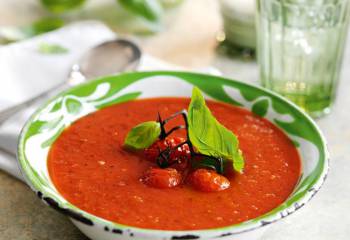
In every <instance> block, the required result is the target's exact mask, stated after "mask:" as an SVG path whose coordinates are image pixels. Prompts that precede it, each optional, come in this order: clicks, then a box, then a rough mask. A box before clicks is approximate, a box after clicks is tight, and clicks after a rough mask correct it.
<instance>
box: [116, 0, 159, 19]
mask: <svg viewBox="0 0 350 240" xmlns="http://www.w3.org/2000/svg"><path fill="white" fill-rule="evenodd" d="M119 3H120V5H121V6H123V7H124V8H125V9H126V10H128V11H129V12H132V13H134V14H137V15H139V16H141V17H143V18H145V19H147V20H149V21H152V22H156V21H158V20H159V18H160V16H161V14H162V10H163V9H162V6H161V5H160V3H159V1H158V0H119Z"/></svg>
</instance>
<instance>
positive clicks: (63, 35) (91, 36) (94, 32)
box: [0, 21, 218, 177]
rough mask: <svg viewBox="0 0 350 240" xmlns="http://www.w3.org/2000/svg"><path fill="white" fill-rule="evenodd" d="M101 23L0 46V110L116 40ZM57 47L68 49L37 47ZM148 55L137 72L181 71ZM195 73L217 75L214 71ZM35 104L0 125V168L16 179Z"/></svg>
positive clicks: (51, 83)
mask: <svg viewBox="0 0 350 240" xmlns="http://www.w3.org/2000/svg"><path fill="white" fill-rule="evenodd" d="M116 37H117V36H116V35H115V33H114V32H112V31H111V30H110V29H109V28H108V27H106V26H105V25H104V24H102V23H101V22H97V21H82V22H78V23H74V24H71V25H68V26H66V27H64V28H61V29H59V30H56V31H53V32H50V33H47V34H44V35H40V36H38V37H35V38H32V39H29V40H26V41H22V42H18V43H14V44H11V45H7V46H3V47H0V73H1V78H0V110H1V109H4V108H6V107H9V106H11V105H12V104H16V103H20V102H22V101H24V100H26V99H28V98H31V97H33V96H35V95H37V94H39V93H41V92H43V91H45V90H48V89H50V88H51V87H54V86H55V85H57V84H58V83H60V82H63V81H64V80H65V79H66V78H67V76H68V73H69V71H70V69H71V66H72V65H73V64H74V63H75V61H77V60H78V59H79V57H80V56H82V54H83V53H85V52H86V51H87V50H88V49H90V48H92V47H93V46H96V45H98V44H100V43H102V42H104V41H108V40H112V39H114V38H116ZM42 43H44V44H58V45H60V46H63V47H64V48H66V49H68V52H67V53H62V54H43V53H40V52H39V51H38V47H39V46H40V44H42ZM181 69H183V68H180V67H178V66H174V65H171V64H169V63H166V62H164V61H161V60H159V59H156V58H154V57H152V56H149V55H146V54H143V56H142V58H141V62H140V66H139V68H138V70H140V71H147V70H181ZM199 71H206V72H211V73H214V74H218V72H217V71H216V70H215V69H201V70H199ZM35 107H36V106H35V105H34V106H33V107H31V108H29V109H26V110H25V111H22V112H20V113H18V114H16V115H15V116H13V117H11V118H10V119H9V120H8V121H6V122H5V123H3V124H2V125H0V169H1V168H2V169H5V170H6V171H8V172H9V173H10V174H12V175H14V176H17V177H20V174H19V172H18V168H17V167H16V166H14V164H13V161H15V157H14V154H15V152H16V148H17V138H18V134H19V132H20V130H21V128H22V126H23V124H24V123H25V121H26V119H28V117H29V116H30V114H31V113H32V112H33V111H34V109H35Z"/></svg>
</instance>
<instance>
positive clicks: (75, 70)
mask: <svg viewBox="0 0 350 240" xmlns="http://www.w3.org/2000/svg"><path fill="white" fill-rule="evenodd" d="M83 81H85V77H84V76H83V75H82V74H81V72H80V71H79V67H78V66H77V65H73V67H72V70H71V72H70V74H69V77H68V79H67V81H65V82H63V83H60V84H58V85H56V86H55V87H53V88H51V89H49V90H47V91H44V92H43V93H40V94H39V95H37V96H35V97H33V98H30V99H28V100H26V101H24V102H21V103H19V104H16V105H14V106H12V107H8V108H6V109H4V110H2V111H0V125H1V124H2V123H3V122H5V121H6V120H7V119H9V118H10V117H12V116H13V115H14V114H16V113H18V112H19V111H21V110H23V109H25V108H27V107H29V106H30V105H32V104H33V103H35V102H37V101H39V100H42V99H46V98H48V97H49V96H52V95H54V94H55V93H58V92H60V91H63V90H65V89H67V88H69V87H70V86H74V85H76V84H79V83H81V82H83Z"/></svg>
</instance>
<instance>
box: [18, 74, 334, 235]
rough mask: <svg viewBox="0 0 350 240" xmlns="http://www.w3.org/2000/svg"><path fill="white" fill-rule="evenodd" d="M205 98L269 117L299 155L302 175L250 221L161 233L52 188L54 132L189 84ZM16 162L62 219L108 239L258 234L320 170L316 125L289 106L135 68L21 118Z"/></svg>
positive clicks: (206, 78) (290, 208) (249, 89)
mask: <svg viewBox="0 0 350 240" xmlns="http://www.w3.org/2000/svg"><path fill="white" fill-rule="evenodd" d="M194 85H195V86H197V87H199V88H200V89H201V90H202V91H203V92H204V94H205V96H206V98H211V99H214V100H217V101H223V102H226V103H229V104H233V105H236V106H241V107H243V108H246V109H249V110H251V111H253V112H254V113H256V114H258V115H260V116H263V117H265V118H267V119H269V120H270V121H271V122H273V123H275V124H276V125H277V126H279V127H280V129H281V130H283V131H284V132H285V133H286V134H287V135H288V136H289V137H290V138H291V140H292V141H293V142H295V144H296V146H297V148H298V151H299V152H300V156H301V158H302V177H301V179H300V181H299V183H298V184H297V186H296V188H295V190H294V192H293V193H292V194H291V195H290V197H289V198H288V199H287V200H286V201H285V202H284V203H283V204H282V205H280V206H278V207H277V208H275V209H273V210H272V211H270V212H269V213H266V214H264V215H263V216H260V217H258V218H256V219H252V220H249V221H246V222H243V223H240V224H236V225H232V226H227V227H223V228H216V229H203V230H195V231H162V230H151V229H140V228H136V227H131V226H125V225H121V224H118V223H114V222H110V221H107V220H104V219H102V218H99V217H97V216H94V215H92V214H89V213H87V212H85V211H83V210H81V209H79V208H77V207H76V206H73V205H72V204H71V203H69V202H68V201H67V200H66V199H64V198H63V197H62V195H61V194H60V193H59V192H58V191H57V189H56V188H55V186H54V185H53V183H52V181H51V180H50V176H49V174H48V170H47V154H48V151H49V149H50V146H51V145H52V143H53V142H54V140H55V139H56V138H57V137H58V136H59V134H60V133H61V131H62V130H63V129H64V128H65V127H67V126H68V125H70V124H71V123H72V122H74V121H75V120H77V119H78V118H80V117H82V116H84V115H86V114H89V113H91V112H94V111H97V110H98V109H100V108H103V107H106V106H109V105H111V104H117V103H118V102H123V101H129V100H132V99H135V98H149V97H161V96H179V97H180V96H181V97H185V96H187V97H190V96H191V91H192V88H193V86H194ZM18 160H19V163H20V168H21V171H22V173H23V175H24V177H25V179H26V182H27V183H28V184H29V185H30V186H31V188H32V189H33V191H35V192H36V193H37V195H38V197H39V198H40V199H41V200H42V201H44V202H45V203H46V204H48V205H50V206H51V207H53V208H54V209H56V210H58V211H59V212H61V213H63V214H66V215H67V216H68V217H70V218H71V219H72V221H73V223H74V224H75V225H76V226H77V227H78V228H79V229H80V230H81V231H82V232H83V233H85V234H86V235H87V236H88V237H90V238H91V239H96V240H112V239H152V240H168V239H169V240H170V239H221V240H224V239H230V240H236V239H237V240H238V239H239V240H254V239H258V238H259V236H260V235H261V233H262V231H263V230H264V229H265V228H264V226H267V225H269V224H271V223H273V222H275V221H277V220H280V219H282V218H284V217H287V216H288V215H289V214H291V213H293V212H295V211H296V210H298V209H299V208H300V207H302V206H303V205H305V204H306V203H307V202H308V201H309V200H310V199H311V197H312V196H314V195H315V194H316V193H317V191H318V190H319V188H320V187H321V185H322V183H323V182H324V180H325V178H326V175H327V171H328V151H327V148H326V143H325V139H324V137H323V135H322V133H321V132H320V130H319V129H318V127H317V126H316V124H315V123H314V122H313V121H312V120H311V119H310V118H309V117H308V116H307V115H306V114H305V113H303V112H301V111H300V110H299V108H297V107H296V106H295V105H294V104H292V103H291V102H289V101H287V100H285V99H284V98H282V97H280V96H278V95H276V94H274V93H272V92H270V91H267V90H264V89H262V88H259V87H255V86H251V85H248V84H245V83H241V82H237V81H233V80H227V79H224V78H220V77H216V76H210V75H203V74H195V73H186V72H138V73H127V74H122V75H118V76H111V77H105V78H101V79H98V80H96V81H92V82H89V83H86V84H83V85H80V86H77V87H75V88H72V89H70V90H68V91H65V92H63V93H61V94H60V95H58V96H56V97H55V98H53V99H51V100H49V101H48V102H46V103H45V104H44V105H43V106H42V107H40V108H39V109H38V110H37V111H36V112H35V113H34V114H33V116H32V117H31V118H30V119H29V120H28V122H27V123H26V125H25V127H24V128H23V130H22V133H21V135H20V139H19V147H18Z"/></svg>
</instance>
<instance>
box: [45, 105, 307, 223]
mask: <svg viewBox="0 0 350 240" xmlns="http://www.w3.org/2000/svg"><path fill="white" fill-rule="evenodd" d="M189 102H190V99H186V98H154V99H144V100H136V101H131V102H126V103H121V104H117V105H113V106H110V107H107V108H105V109H102V110H99V111H97V112H95V113H92V114H90V115H88V116H85V117H83V118H81V119H79V120H78V121H76V122H75V123H73V124H72V125H71V126H70V127H68V128H67V129H66V130H65V131H63V133H62V134H61V135H60V137H59V138H58V139H57V140H56V142H55V143H54V144H53V146H52V148H51V150H50V153H49V159H48V168H49V173H50V176H51V178H52V181H53V183H54V184H55V186H56V188H57V189H58V191H59V192H60V193H61V194H62V195H63V196H64V197H65V198H66V199H67V200H68V201H69V202H71V203H72V204H74V205H76V206H77V207H79V208H81V209H82V210H85V211H87V212H89V213H92V214H94V215H96V216H99V217H102V218H104V219H107V220H111V221H114V222H117V223H121V224H125V225H130V226H136V227H141V228H150V229H162V230H191V229H207V228H215V227H222V226H227V225H231V224H235V223H239V222H243V221H246V220H248V219H252V218H255V217H258V216H260V215H262V214H264V213H267V212H268V211H270V210H272V209H273V208H275V207H277V206H278V205H279V204H281V203H283V202H284V201H285V200H286V199H287V198H288V196H289V195H290V194H291V192H292V191H293V189H294V187H295V185H296V183H297V181H298V179H299V176H300V168H301V161H300V158H299V155H298V152H297V150H296V148H295V147H294V145H293V143H292V142H291V141H290V140H289V139H288V137H287V136H286V135H285V134H284V133H283V132H282V131H281V130H279V129H278V128H277V127H275V126H274V125H273V124H272V123H270V122H269V121H267V120H266V119H263V118H260V117H257V116H255V115H253V114H252V113H251V112H249V111H247V110H244V109H241V108H238V107H233V106H230V105H227V104H223V103H218V102H213V101H207V105H208V107H209V108H210V109H211V111H212V113H213V114H214V116H215V117H216V118H217V119H218V121H219V122H221V123H222V124H223V125H224V126H225V127H227V128H228V129H230V130H232V131H233V133H235V134H236V135H237V137H238V139H239V143H240V148H241V150H242V151H243V155H244V158H245V168H244V172H243V173H242V174H240V173H235V174H234V175H232V176H231V177H229V180H230V182H231V186H230V187H229V188H228V189H226V190H224V191H221V192H213V193H205V192H200V191H197V190H195V189H193V188H192V187H191V186H190V185H181V186H178V187H175V188H172V189H157V188H152V187H149V186H147V185H145V184H144V183H142V182H141V181H140V177H141V176H142V174H143V173H144V172H145V171H146V170H147V169H148V168H150V167H151V166H155V164H154V163H152V162H150V161H147V160H145V159H143V157H142V156H141V155H140V154H134V153H131V152H128V151H126V150H124V148H123V142H124V139H125V137H126V135H127V133H128V131H129V130H130V129H131V128H132V127H134V126H135V125H137V124H139V123H141V122H145V121H151V120H155V119H156V118H157V114H158V112H160V114H161V115H162V117H163V118H166V117H168V116H170V115H171V114H173V113H175V112H177V111H180V110H182V109H187V107H188V104H189ZM179 124H183V120H182V119H181V118H180V117H179V118H178V119H176V120H174V121H172V122H171V123H169V126H167V127H168V128H171V127H172V126H175V125H179ZM175 135H178V136H184V135H185V131H184V130H181V131H177V132H176V133H175Z"/></svg>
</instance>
